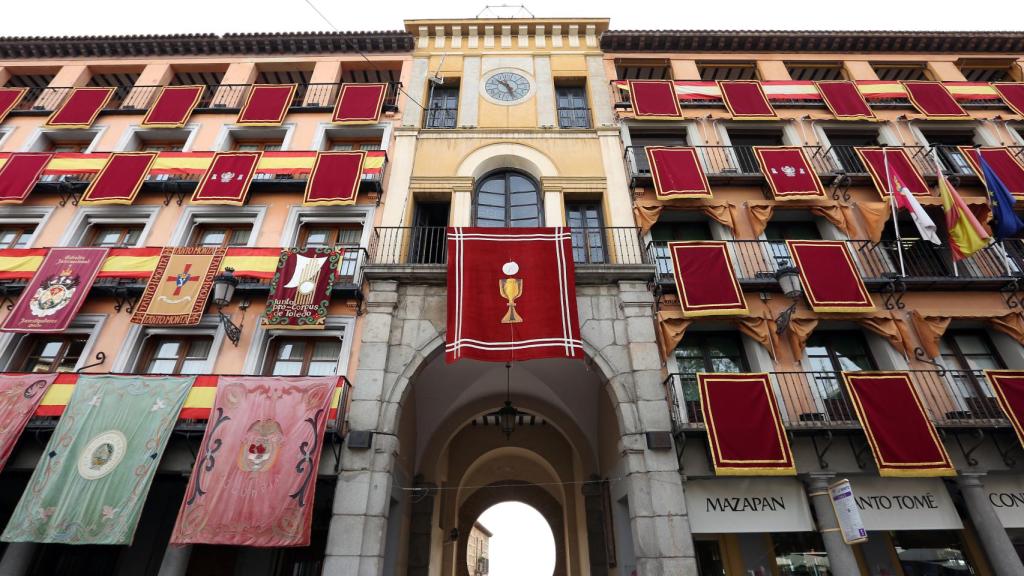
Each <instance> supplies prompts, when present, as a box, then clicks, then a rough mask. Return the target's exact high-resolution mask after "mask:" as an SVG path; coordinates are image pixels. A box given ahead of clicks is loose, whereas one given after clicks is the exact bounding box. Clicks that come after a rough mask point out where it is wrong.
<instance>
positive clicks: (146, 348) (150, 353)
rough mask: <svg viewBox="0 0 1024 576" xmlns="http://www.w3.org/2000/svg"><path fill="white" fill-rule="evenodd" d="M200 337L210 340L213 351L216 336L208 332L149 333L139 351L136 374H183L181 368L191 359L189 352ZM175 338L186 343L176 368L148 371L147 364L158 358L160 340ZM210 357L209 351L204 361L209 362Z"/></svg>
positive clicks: (176, 362) (172, 339)
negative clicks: (166, 370)
mask: <svg viewBox="0 0 1024 576" xmlns="http://www.w3.org/2000/svg"><path fill="white" fill-rule="evenodd" d="M200 339H202V340H209V342H210V348H211V351H212V348H213V344H214V336H213V335H207V334H199V335H197V334H150V335H148V336H147V337H146V340H145V342H143V344H142V349H141V350H140V351H139V356H138V359H137V360H136V362H135V373H136V374H151V375H161V374H166V375H173V376H180V375H182V374H183V372H182V371H181V368H182V366H183V365H184V364H185V362H186V361H187V360H188V359H189V357H188V353H189V352H190V351H191V350H192V346H193V344H195V342H197V341H199V340H200ZM174 340H177V341H179V342H181V343H182V344H184V345H185V346H184V348H183V350H182V351H179V352H178V356H177V359H176V360H175V364H174V369H173V370H172V371H170V372H150V371H148V370H147V369H146V365H148V364H149V363H150V362H152V361H153V360H154V359H156V352H157V349H158V348H159V345H160V342H161V341H174ZM168 359H169V358H161V360H168ZM209 359H210V353H207V355H206V360H204V362H207V363H208V362H209ZM202 373H203V372H197V374H202ZM188 374H189V375H191V373H188Z"/></svg>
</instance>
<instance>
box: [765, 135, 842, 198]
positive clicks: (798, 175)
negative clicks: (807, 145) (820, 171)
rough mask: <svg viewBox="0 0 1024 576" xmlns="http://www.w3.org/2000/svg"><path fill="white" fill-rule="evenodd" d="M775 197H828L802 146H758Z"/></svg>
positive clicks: (766, 176) (769, 185)
mask: <svg viewBox="0 0 1024 576" xmlns="http://www.w3.org/2000/svg"><path fill="white" fill-rule="evenodd" d="M754 154H755V155H757V163H758V164H759V165H760V166H761V173H762V174H764V177H765V179H766V180H767V181H768V187H769V188H771V191H772V197H773V198H774V199H775V200H806V199H808V198H810V199H824V198H826V196H825V189H824V188H823V187H822V186H821V180H819V179H818V175H817V174H815V173H814V170H813V169H812V168H811V163H810V162H808V160H807V156H806V155H805V154H804V149H803V148H801V147H799V146H754Z"/></svg>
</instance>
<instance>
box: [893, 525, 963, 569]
mask: <svg viewBox="0 0 1024 576" xmlns="http://www.w3.org/2000/svg"><path fill="white" fill-rule="evenodd" d="M889 537H890V538H892V545H893V548H894V549H895V550H896V556H897V557H898V558H899V561H900V566H901V567H902V568H903V573H904V574H906V576H929V575H932V574H936V575H939V574H941V575H945V574H962V575H963V576H969V575H973V574H978V573H979V572H978V571H977V570H976V569H975V568H974V567H973V566H972V562H971V560H970V558H969V556H968V554H967V546H966V545H965V544H964V543H963V542H962V541H961V540H960V531H958V530H957V531H954V530H900V531H898V532H889Z"/></svg>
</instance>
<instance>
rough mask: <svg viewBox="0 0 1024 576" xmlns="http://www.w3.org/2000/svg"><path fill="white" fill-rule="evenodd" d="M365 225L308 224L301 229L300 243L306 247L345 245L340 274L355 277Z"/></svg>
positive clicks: (343, 276)
mask: <svg viewBox="0 0 1024 576" xmlns="http://www.w3.org/2000/svg"><path fill="white" fill-rule="evenodd" d="M362 236H363V226H362V225H361V224H356V223H344V224H342V223H337V224H314V223H310V224H306V225H303V226H302V229H301V230H299V245H300V246H302V247H304V248H333V247H336V246H338V247H344V249H345V251H344V253H343V254H342V256H341V264H339V266H338V275H339V276H341V278H342V279H346V278H354V277H355V275H356V271H357V269H358V267H359V254H360V251H359V241H360V239H361V238H362Z"/></svg>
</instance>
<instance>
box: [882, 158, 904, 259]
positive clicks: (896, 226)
mask: <svg viewBox="0 0 1024 576" xmlns="http://www.w3.org/2000/svg"><path fill="white" fill-rule="evenodd" d="M881 146H882V162H883V164H884V165H885V189H886V191H888V192H889V208H891V209H892V229H893V230H895V231H896V253H897V255H899V258H900V276H903V277H905V276H906V275H907V271H906V268H904V266H903V238H902V237H900V223H899V221H898V220H897V216H896V197H895V196H893V194H894V193H893V191H892V174H890V173H889V154H888V148H887V145H886V144H882V145H881Z"/></svg>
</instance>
